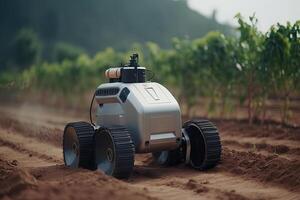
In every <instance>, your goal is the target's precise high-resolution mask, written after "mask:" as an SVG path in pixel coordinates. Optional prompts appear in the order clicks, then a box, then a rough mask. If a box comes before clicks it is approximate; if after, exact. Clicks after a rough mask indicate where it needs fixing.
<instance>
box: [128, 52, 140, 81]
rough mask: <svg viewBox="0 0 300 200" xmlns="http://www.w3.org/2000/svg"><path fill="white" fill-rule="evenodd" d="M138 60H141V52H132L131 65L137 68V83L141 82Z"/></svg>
mask: <svg viewBox="0 0 300 200" xmlns="http://www.w3.org/2000/svg"><path fill="white" fill-rule="evenodd" d="M138 62H139V54H137V53H134V54H132V56H130V63H129V65H130V66H132V67H134V69H135V77H136V82H137V83H138V82H139V71H138V66H139V64H138Z"/></svg>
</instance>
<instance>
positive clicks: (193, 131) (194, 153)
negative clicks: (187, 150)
mask: <svg viewBox="0 0 300 200" xmlns="http://www.w3.org/2000/svg"><path fill="white" fill-rule="evenodd" d="M183 128H184V129H185V131H186V132H187V134H188V136H189V138H190V142H191V155H190V165H191V166H192V167H193V168H195V169H199V170H207V169H211V168H213V167H215V166H216V165H217V164H218V163H219V162H220V159H221V152H222V146H221V142H220V137H219V132H218V129H217V127H216V126H215V125H214V124H213V123H212V122H210V121H208V120H191V121H187V122H185V123H184V125H183Z"/></svg>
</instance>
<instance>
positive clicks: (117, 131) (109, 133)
mask: <svg viewBox="0 0 300 200" xmlns="http://www.w3.org/2000/svg"><path fill="white" fill-rule="evenodd" d="M94 141H95V145H94V148H95V149H94V152H95V165H96V168H97V169H98V170H101V171H103V172H104V173H106V174H107V175H111V176H114V177H116V178H128V177H129V176H130V175H131V173H132V171H133V166H134V152H135V151H134V144H133V142H132V139H131V136H130V133H129V131H128V130H127V129H126V128H124V127H120V126H117V127H109V128H100V129H99V130H98V131H97V132H96V133H95V138H94Z"/></svg>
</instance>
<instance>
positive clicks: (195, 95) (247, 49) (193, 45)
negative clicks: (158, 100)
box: [0, 15, 300, 123]
mask: <svg viewBox="0 0 300 200" xmlns="http://www.w3.org/2000/svg"><path fill="white" fill-rule="evenodd" d="M236 18H237V20H238V23H239V27H238V30H239V34H240V35H239V37H230V36H225V35H224V34H222V33H220V32H210V33H208V34H207V35H205V36H204V37H202V38H199V39H196V40H189V39H179V38H174V39H173V40H172V48H171V49H169V50H165V49H161V48H160V46H159V45H158V44H156V43H154V42H148V43H147V44H146V45H143V44H139V43H134V44H133V45H131V48H130V49H129V50H128V51H126V52H124V51H123V52H122V51H116V50H114V49H113V48H107V49H105V50H103V51H99V52H97V53H96V54H95V55H94V56H93V57H90V56H88V55H87V54H84V53H80V54H77V55H76V56H74V57H67V58H65V59H63V60H62V61H61V62H59V63H47V62H44V63H42V64H35V65H34V66H32V67H30V68H28V69H26V70H24V71H23V72H22V73H21V75H19V76H16V79H17V80H18V81H16V80H14V78H13V77H15V76H14V75H9V74H7V75H5V76H0V84H2V85H8V83H13V84H14V85H15V86H16V87H18V88H25V91H27V90H33V91H37V92H38V93H47V94H60V95H62V96H70V97H73V98H74V96H76V95H77V96H79V98H80V96H82V94H83V93H85V92H86V91H90V90H92V89H93V88H95V87H96V86H97V85H98V84H100V83H101V82H104V81H106V80H105V78H104V71H105V70H106V69H107V68H109V67H113V66H119V65H120V63H123V64H125V63H126V62H127V59H128V58H129V56H130V54H132V53H133V52H138V53H139V55H140V63H141V65H143V66H146V67H147V68H148V69H149V70H152V71H153V72H154V73H155V78H154V79H153V80H154V81H158V82H161V83H163V84H164V85H166V86H167V87H168V88H170V89H171V90H172V92H173V93H174V94H175V95H176V96H177V97H178V100H179V102H180V103H181V104H183V105H185V108H186V109H184V110H185V111H186V112H185V113H184V114H187V115H193V114H196V113H195V110H194V109H193V108H195V106H196V105H197V104H198V103H199V99H200V98H201V99H205V102H208V105H205V106H207V111H208V114H216V113H217V114H219V116H221V117H224V116H225V115H226V113H228V112H231V111H232V110H233V109H234V108H235V107H237V106H238V105H237V104H238V102H240V104H242V105H244V104H245V103H246V105H247V108H248V114H249V115H248V119H249V123H252V122H253V120H254V119H255V118H260V119H262V120H264V118H265V116H266V102H267V101H268V100H269V99H270V98H271V97H272V96H277V97H282V98H283V99H284V101H283V103H282V105H281V107H282V109H281V110H282V122H283V123H287V122H288V120H289V116H290V112H291V111H290V108H289V101H290V97H291V96H292V95H295V94H296V95H299V87H300V84H299V82H300V22H296V23H295V24H289V23H288V24H287V25H285V26H284V25H280V24H278V25H276V26H273V27H271V28H270V30H269V31H268V32H267V33H266V34H263V33H261V32H260V31H258V30H257V27H256V23H257V19H256V18H255V17H250V18H249V21H248V22H247V21H246V20H244V19H243V18H242V17H241V16H240V15H237V16H236ZM149 76H152V74H151V73H150V74H149ZM238 100H240V101H238ZM201 106H204V105H201Z"/></svg>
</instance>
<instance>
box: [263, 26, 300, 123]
mask: <svg viewBox="0 0 300 200" xmlns="http://www.w3.org/2000/svg"><path fill="white" fill-rule="evenodd" d="M264 46H265V50H264V52H263V64H264V66H265V68H266V69H268V72H269V74H270V77H271V78H272V80H271V81H272V86H273V87H274V88H273V90H274V91H275V92H276V94H277V96H282V97H283V98H284V104H283V106H282V108H281V114H282V116H281V118H282V122H284V123H286V122H287V121H288V118H289V101H290V96H291V94H292V93H293V92H294V91H295V90H296V89H297V85H299V80H300V79H299V77H300V73H299V72H300V51H299V50H300V22H296V23H295V24H294V25H291V24H290V23H287V25H286V26H283V25H281V24H277V25H276V26H272V27H271V29H270V31H269V32H268V33H267V36H266V40H265V42H264Z"/></svg>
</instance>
